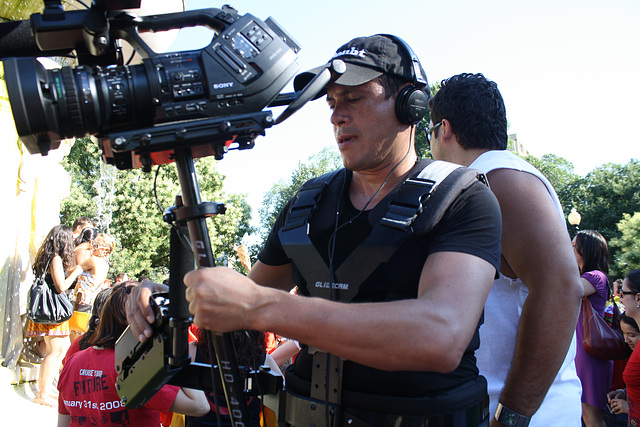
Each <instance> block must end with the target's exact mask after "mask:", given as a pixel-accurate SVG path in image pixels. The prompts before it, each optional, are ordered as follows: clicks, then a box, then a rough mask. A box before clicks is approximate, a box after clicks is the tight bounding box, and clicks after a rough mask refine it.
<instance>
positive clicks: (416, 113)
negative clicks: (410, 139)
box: [379, 34, 429, 125]
mask: <svg viewBox="0 0 640 427" xmlns="http://www.w3.org/2000/svg"><path fill="white" fill-rule="evenodd" d="M379 35H380V36H384V37H388V38H390V39H391V40H393V41H394V42H396V43H397V44H398V45H400V46H402V48H403V49H404V51H405V53H406V54H407V56H408V58H409V59H410V61H411V69H412V73H411V74H412V77H413V81H412V82H411V84H410V85H408V86H405V87H403V88H402V90H400V93H398V97H397V99H396V115H397V116H398V120H400V122H401V123H404V124H407V125H415V124H417V123H419V122H420V120H422V118H423V117H424V116H425V114H427V108H428V105H427V104H428V102H429V83H428V81H427V75H426V74H425V72H424V69H423V68H422V65H420V60H419V59H418V56H417V55H416V54H415V53H414V52H413V50H412V49H411V47H410V46H409V45H408V44H407V42H405V41H404V40H402V39H401V38H400V37H398V36H394V35H391V34H379Z"/></svg>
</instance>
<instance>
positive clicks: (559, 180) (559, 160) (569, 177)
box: [523, 154, 583, 217]
mask: <svg viewBox="0 0 640 427" xmlns="http://www.w3.org/2000/svg"><path fill="white" fill-rule="evenodd" d="M523 158H524V159H525V160H526V161H527V162H529V163H531V164H532V165H533V166H535V167H536V168H537V169H538V170H539V171H540V172H542V174H543V175H544V176H545V177H546V178H547V179H548V180H549V182H550V183H551V185H553V188H554V189H555V190H556V193H558V199H560V203H561V204H562V209H563V211H564V214H565V217H566V216H567V215H569V212H571V208H572V207H574V204H575V203H576V201H577V200H579V199H581V196H580V195H581V194H583V192H582V191H581V187H582V178H581V177H580V175H578V174H576V173H575V172H574V171H573V163H571V162H570V161H568V160H567V159H565V158H563V157H560V156H557V155H555V154H544V155H543V156H542V157H535V156H533V155H531V154H527V155H526V156H524V157H523Z"/></svg>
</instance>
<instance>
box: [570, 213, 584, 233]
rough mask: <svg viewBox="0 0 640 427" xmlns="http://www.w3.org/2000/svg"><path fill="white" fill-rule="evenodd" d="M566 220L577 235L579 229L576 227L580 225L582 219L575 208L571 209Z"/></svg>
mask: <svg viewBox="0 0 640 427" xmlns="http://www.w3.org/2000/svg"><path fill="white" fill-rule="evenodd" d="M568 219H569V224H571V225H573V228H574V230H575V232H576V233H577V232H578V230H580V227H578V226H579V225H580V220H582V217H581V216H580V214H579V213H578V211H577V210H576V208H571V212H570V213H569V218H568Z"/></svg>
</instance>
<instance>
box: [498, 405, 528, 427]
mask: <svg viewBox="0 0 640 427" xmlns="http://www.w3.org/2000/svg"><path fill="white" fill-rule="evenodd" d="M495 419H496V421H498V422H499V423H502V424H504V425H506V426H508V427H527V426H528V425H529V422H531V417H527V416H526V415H522V414H519V413H517V412H516V411H512V410H511V409H509V408H507V407H506V406H504V405H503V404H502V403H499V402H498V409H496V415H495Z"/></svg>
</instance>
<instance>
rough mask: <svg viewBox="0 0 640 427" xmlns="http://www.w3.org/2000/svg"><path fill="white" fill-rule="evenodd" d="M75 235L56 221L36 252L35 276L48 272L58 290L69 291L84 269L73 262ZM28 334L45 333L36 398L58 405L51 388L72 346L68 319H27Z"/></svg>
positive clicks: (46, 278)
mask: <svg viewBox="0 0 640 427" xmlns="http://www.w3.org/2000/svg"><path fill="white" fill-rule="evenodd" d="M73 247H74V244H73V238H72V234H71V229H70V228H69V227H67V226H66V225H62V224H60V225H56V226H55V227H53V228H52V229H51V231H49V234H48V235H47V237H46V238H45V239H44V242H43V243H42V246H41V247H40V249H39V250H38V253H37V254H36V259H35V261H34V263H33V272H34V274H35V275H36V276H41V275H42V274H43V273H46V274H45V281H46V282H47V284H49V285H50V286H52V287H53V289H55V291H56V292H57V293H62V292H64V291H66V290H67V289H68V288H69V286H71V284H72V283H73V282H74V281H75V280H76V278H77V277H78V275H79V274H80V273H82V267H80V266H76V265H75V263H74V262H73ZM25 335H26V336H27V337H43V339H44V344H45V349H44V359H43V360H42V363H41V364H40V372H39V373H38V392H37V393H36V395H35V398H34V399H33V401H34V402H35V403H39V404H41V405H46V406H52V407H55V406H56V401H55V393H53V392H52V390H50V388H51V386H52V385H53V380H54V378H55V376H56V374H57V373H58V370H59V369H60V364H61V362H62V358H63V357H64V355H65V353H66V351H67V348H68V347H69V338H68V337H69V322H62V323H59V324H57V325H44V324H40V323H34V322H32V321H30V320H29V321H28V323H27V330H26V333H25Z"/></svg>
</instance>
